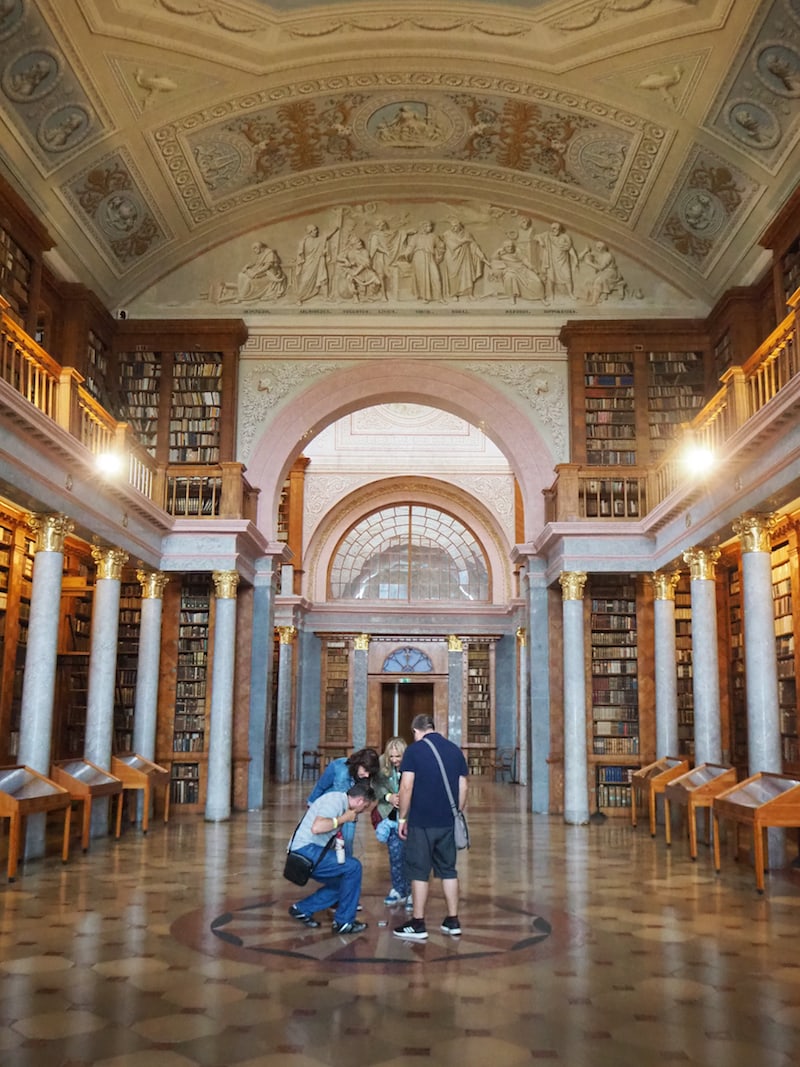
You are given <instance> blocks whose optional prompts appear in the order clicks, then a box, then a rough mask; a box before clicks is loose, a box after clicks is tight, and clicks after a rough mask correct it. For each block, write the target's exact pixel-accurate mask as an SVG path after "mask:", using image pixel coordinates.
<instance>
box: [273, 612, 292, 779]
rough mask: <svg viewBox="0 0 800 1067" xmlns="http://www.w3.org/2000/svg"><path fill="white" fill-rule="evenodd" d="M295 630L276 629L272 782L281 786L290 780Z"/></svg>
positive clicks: (288, 627)
mask: <svg viewBox="0 0 800 1067" xmlns="http://www.w3.org/2000/svg"><path fill="white" fill-rule="evenodd" d="M295 637H297V627H295V626H279V627H278V642H279V643H278V707H277V716H278V722H277V724H276V728H275V779H276V781H277V782H278V783H279V784H280V785H285V784H286V782H289V781H291V778H292V753H291V739H292V696H293V693H294V639H295Z"/></svg>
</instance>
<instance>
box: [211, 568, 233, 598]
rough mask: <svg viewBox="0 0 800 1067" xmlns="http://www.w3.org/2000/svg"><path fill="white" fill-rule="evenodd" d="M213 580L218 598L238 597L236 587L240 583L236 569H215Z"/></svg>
mask: <svg viewBox="0 0 800 1067" xmlns="http://www.w3.org/2000/svg"><path fill="white" fill-rule="evenodd" d="M211 580H212V582H213V583H214V595H215V596H216V598H217V600H235V599H236V588H237V586H238V585H239V575H238V574H237V573H236V571H214V572H213V573H212V575H211Z"/></svg>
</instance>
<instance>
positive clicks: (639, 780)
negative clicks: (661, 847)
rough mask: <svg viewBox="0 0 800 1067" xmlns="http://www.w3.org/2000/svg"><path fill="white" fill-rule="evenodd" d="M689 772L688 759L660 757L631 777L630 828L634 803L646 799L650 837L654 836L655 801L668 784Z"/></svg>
mask: <svg viewBox="0 0 800 1067" xmlns="http://www.w3.org/2000/svg"><path fill="white" fill-rule="evenodd" d="M688 770H689V761H688V759H681V757H680V756H662V757H661V759H658V760H655V762H654V763H648V764H647V766H646V767H641V768H640V769H639V770H638V771H634V773H633V774H632V775H631V826H635V825H636V802H637V800H639V801H642V802H643V801H644V800H645V798H646V799H647V809H648V812H649V815H650V836H651V837H655V836H656V800H657V797H658V796H659V794H663V792H664V789H665V788H666V786H667V783H668V782H671V781H672V780H673V778H679V777H680V776H681V775H682V774H685V773H686V772H687V771H688Z"/></svg>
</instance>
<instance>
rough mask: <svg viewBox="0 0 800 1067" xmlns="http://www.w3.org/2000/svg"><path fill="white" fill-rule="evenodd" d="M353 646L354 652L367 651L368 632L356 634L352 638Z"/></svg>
mask: <svg viewBox="0 0 800 1067" xmlns="http://www.w3.org/2000/svg"><path fill="white" fill-rule="evenodd" d="M353 648H354V649H355V650H356V652H368V651H369V634H358V635H357V636H356V637H354V638H353Z"/></svg>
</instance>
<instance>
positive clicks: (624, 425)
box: [583, 352, 637, 466]
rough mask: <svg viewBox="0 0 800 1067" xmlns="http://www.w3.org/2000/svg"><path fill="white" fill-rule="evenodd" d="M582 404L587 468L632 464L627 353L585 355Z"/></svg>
mask: <svg viewBox="0 0 800 1067" xmlns="http://www.w3.org/2000/svg"><path fill="white" fill-rule="evenodd" d="M583 404H584V433H585V438H586V462H587V463H588V464H589V465H590V466H601V465H603V466H607V465H609V464H612V465H614V466H619V465H622V466H627V465H633V464H635V463H636V462H637V452H636V407H635V399H634V388H633V359H632V358H630V353H622V352H604V353H599V352H587V353H586V355H585V357H584V376H583Z"/></svg>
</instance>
